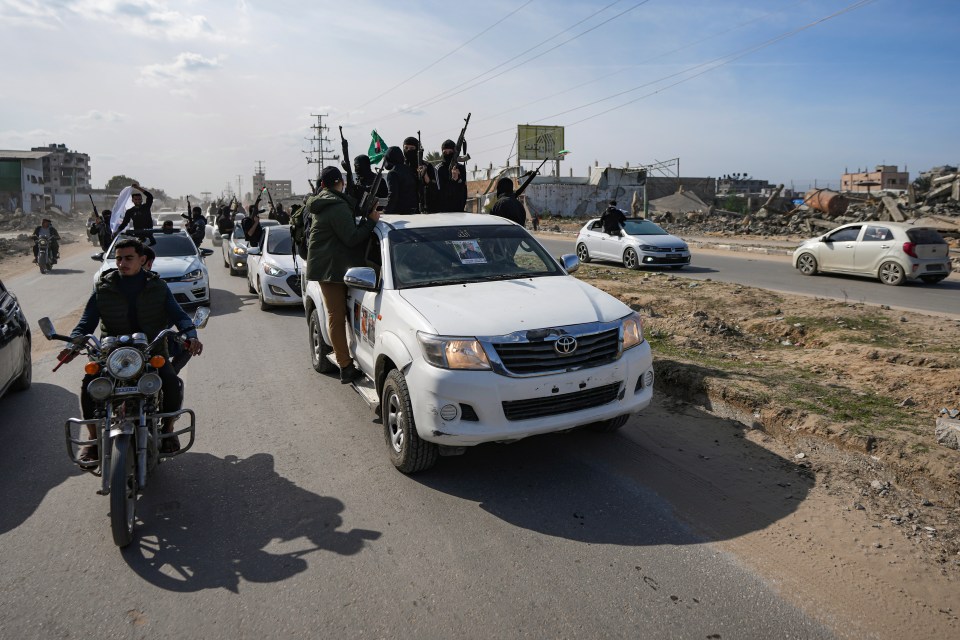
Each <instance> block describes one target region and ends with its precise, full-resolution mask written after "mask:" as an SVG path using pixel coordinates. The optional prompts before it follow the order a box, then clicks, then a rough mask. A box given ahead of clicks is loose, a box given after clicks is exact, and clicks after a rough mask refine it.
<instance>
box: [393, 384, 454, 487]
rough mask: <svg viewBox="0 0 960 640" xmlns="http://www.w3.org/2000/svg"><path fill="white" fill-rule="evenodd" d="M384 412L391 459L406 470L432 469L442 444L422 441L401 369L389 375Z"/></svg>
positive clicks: (399, 467) (401, 469)
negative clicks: (438, 445)
mask: <svg viewBox="0 0 960 640" xmlns="http://www.w3.org/2000/svg"><path fill="white" fill-rule="evenodd" d="M380 409H381V411H382V415H383V436H384V439H385V440H386V442H387V453H388V454H389V456H390V462H392V463H393V466H395V467H396V468H397V469H398V470H399V471H402V472H403V473H416V472H418V471H423V470H425V469H429V468H430V467H432V466H433V465H434V464H436V462H437V456H438V455H439V453H440V449H439V447H437V445H435V444H434V443H432V442H427V441H426V440H421V439H420V436H419V435H418V434H417V427H416V425H415V424H414V422H413V404H412V403H411V402H410V391H409V389H407V380H406V378H404V377H403V374H402V373H400V371H399V370H398V369H394V370H393V371H391V372H390V373H389V374H388V375H387V380H386V382H385V383H384V385H383V393H382V394H381V396H380Z"/></svg>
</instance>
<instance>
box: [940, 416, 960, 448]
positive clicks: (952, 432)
mask: <svg viewBox="0 0 960 640" xmlns="http://www.w3.org/2000/svg"><path fill="white" fill-rule="evenodd" d="M936 433H937V442H938V443H940V444H942V445H943V446H945V447H950V448H951V449H957V450H960V420H953V419H951V418H944V417H940V418H937V427H936Z"/></svg>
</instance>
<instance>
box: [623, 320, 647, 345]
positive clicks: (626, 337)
mask: <svg viewBox="0 0 960 640" xmlns="http://www.w3.org/2000/svg"><path fill="white" fill-rule="evenodd" d="M641 342H643V320H641V319H640V314H639V313H637V312H633V313H631V314H630V315H628V316H627V317H626V318H624V319H623V350H624V351H626V350H627V349H631V348H633V347H635V346H637V345H638V344H640V343H641Z"/></svg>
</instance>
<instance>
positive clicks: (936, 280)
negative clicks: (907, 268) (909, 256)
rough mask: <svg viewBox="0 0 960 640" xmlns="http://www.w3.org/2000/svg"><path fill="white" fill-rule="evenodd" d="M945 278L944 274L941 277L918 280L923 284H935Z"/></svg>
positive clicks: (927, 277) (924, 277) (926, 277)
mask: <svg viewBox="0 0 960 640" xmlns="http://www.w3.org/2000/svg"><path fill="white" fill-rule="evenodd" d="M946 277H947V276H946V274H944V275H942V276H920V279H921V280H923V282H924V283H925V284H937V283H938V282H940V281H941V280H943V279H944V278H946Z"/></svg>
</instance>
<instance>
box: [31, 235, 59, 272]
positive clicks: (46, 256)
mask: <svg viewBox="0 0 960 640" xmlns="http://www.w3.org/2000/svg"><path fill="white" fill-rule="evenodd" d="M36 242H37V266H39V267H40V273H46V272H47V271H50V270H51V269H52V268H53V265H54V264H56V261H55V260H54V259H53V253H52V251H51V249H52V247H51V246H50V238H47V237H44V236H40V237H39V238H37V240H36Z"/></svg>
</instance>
